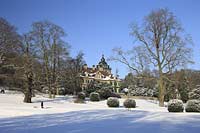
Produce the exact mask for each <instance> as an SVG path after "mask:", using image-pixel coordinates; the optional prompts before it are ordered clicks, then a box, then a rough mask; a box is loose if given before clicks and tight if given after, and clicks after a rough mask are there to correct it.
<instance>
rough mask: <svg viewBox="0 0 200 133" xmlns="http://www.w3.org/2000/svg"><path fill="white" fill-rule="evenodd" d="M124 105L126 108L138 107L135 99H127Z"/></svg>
mask: <svg viewBox="0 0 200 133" xmlns="http://www.w3.org/2000/svg"><path fill="white" fill-rule="evenodd" d="M124 107H125V108H135V107H136V102H135V100H134V99H126V100H125V101H124Z"/></svg>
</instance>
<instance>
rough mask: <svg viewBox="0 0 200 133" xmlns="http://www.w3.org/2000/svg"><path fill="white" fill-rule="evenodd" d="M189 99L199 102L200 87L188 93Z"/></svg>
mask: <svg viewBox="0 0 200 133" xmlns="http://www.w3.org/2000/svg"><path fill="white" fill-rule="evenodd" d="M189 99H191V100H192V99H198V100H200V87H198V88H195V89H193V90H192V91H191V92H190V93H189Z"/></svg>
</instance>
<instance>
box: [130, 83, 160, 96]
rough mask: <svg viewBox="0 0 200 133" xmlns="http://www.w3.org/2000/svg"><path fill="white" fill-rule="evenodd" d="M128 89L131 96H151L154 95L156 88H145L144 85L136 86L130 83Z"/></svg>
mask: <svg viewBox="0 0 200 133" xmlns="http://www.w3.org/2000/svg"><path fill="white" fill-rule="evenodd" d="M128 89H129V90H130V94H131V95H133V96H150V97H153V96H155V94H157V91H158V90H157V89H156V88H153V89H150V88H145V87H138V86H134V85H130V86H129V87H128Z"/></svg>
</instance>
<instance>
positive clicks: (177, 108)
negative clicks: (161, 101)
mask: <svg viewBox="0 0 200 133" xmlns="http://www.w3.org/2000/svg"><path fill="white" fill-rule="evenodd" d="M183 110H184V107H183V101H182V100H178V99H172V100H170V101H169V102H168V111H169V112H183Z"/></svg>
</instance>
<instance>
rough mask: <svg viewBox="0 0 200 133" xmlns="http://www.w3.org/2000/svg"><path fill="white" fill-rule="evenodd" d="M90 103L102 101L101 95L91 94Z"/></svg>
mask: <svg viewBox="0 0 200 133" xmlns="http://www.w3.org/2000/svg"><path fill="white" fill-rule="evenodd" d="M90 101H100V96H99V93H96V92H92V93H90Z"/></svg>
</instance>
